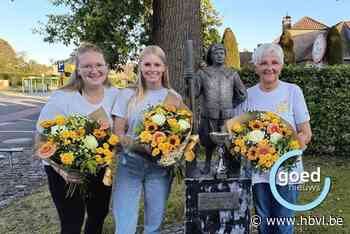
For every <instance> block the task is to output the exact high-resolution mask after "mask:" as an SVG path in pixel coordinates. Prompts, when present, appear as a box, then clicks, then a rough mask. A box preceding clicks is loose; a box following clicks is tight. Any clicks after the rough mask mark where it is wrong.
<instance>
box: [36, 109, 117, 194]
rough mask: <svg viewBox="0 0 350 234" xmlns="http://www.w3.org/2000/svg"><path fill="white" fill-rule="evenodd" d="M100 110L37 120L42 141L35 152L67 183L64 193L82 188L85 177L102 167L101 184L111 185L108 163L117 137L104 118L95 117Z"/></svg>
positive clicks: (70, 192) (84, 183)
mask: <svg viewBox="0 0 350 234" xmlns="http://www.w3.org/2000/svg"><path fill="white" fill-rule="evenodd" d="M101 113H102V115H103V114H105V113H104V111H103V110H102V111H101V110H98V111H96V112H95V113H93V114H92V115H91V116H89V117H85V116H82V115H78V114H74V115H70V116H67V117H64V116H61V115H59V116H56V118H55V119H52V120H45V121H43V122H41V123H40V126H41V127H42V128H43V133H42V135H43V140H42V141H41V145H40V147H39V149H38V151H37V155H38V156H39V157H40V158H42V159H44V160H45V161H47V162H48V163H49V164H50V165H51V166H52V167H53V168H54V169H55V170H56V171H57V172H58V173H59V174H60V175H61V176H62V177H63V178H64V179H65V180H66V181H67V182H68V183H69V185H70V186H69V189H68V193H67V196H69V195H72V194H73V192H74V190H75V188H76V186H77V185H82V186H81V188H82V189H84V187H85V185H86V182H87V178H88V177H89V176H90V175H96V174H97V173H98V172H100V171H101V170H102V169H103V168H105V169H106V170H105V175H104V178H103V183H104V184H105V185H107V186H111V184H112V177H111V176H112V171H111V164H112V161H113V148H114V147H115V146H116V145H117V144H118V142H119V138H118V137H117V136H116V135H113V134H112V133H111V130H110V126H109V123H108V121H106V119H103V118H102V119H101V118H100V120H96V119H94V115H95V116H96V115H97V116H100V115H101Z"/></svg>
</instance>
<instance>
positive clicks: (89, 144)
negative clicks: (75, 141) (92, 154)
mask: <svg viewBox="0 0 350 234" xmlns="http://www.w3.org/2000/svg"><path fill="white" fill-rule="evenodd" d="M83 142H84V145H85V146H86V148H88V149H90V150H92V151H95V150H96V148H97V146H98V142H97V140H96V138H95V137H94V136H92V135H88V136H86V137H85V138H84V140H83Z"/></svg>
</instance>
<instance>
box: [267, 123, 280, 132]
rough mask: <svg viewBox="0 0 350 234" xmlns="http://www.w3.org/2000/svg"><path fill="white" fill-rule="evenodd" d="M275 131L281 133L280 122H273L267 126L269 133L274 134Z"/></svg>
mask: <svg viewBox="0 0 350 234" xmlns="http://www.w3.org/2000/svg"><path fill="white" fill-rule="evenodd" d="M274 132H277V133H281V130H280V127H279V125H278V124H275V123H271V124H269V125H268V126H267V133H269V134H272V133H274Z"/></svg>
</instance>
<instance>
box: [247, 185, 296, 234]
mask: <svg viewBox="0 0 350 234" xmlns="http://www.w3.org/2000/svg"><path fill="white" fill-rule="evenodd" d="M276 186H277V191H278V192H279V194H280V195H281V196H282V197H283V198H284V199H285V200H286V201H289V202H291V203H294V204H296V202H297V199H298V195H299V192H298V191H297V190H296V189H295V187H293V186H289V185H286V186H279V185H276ZM293 188H294V189H293ZM253 199H254V206H255V212H256V215H258V216H259V217H260V218H261V224H260V225H259V227H258V230H259V234H293V225H291V224H288V222H287V221H286V222H285V223H284V224H281V223H280V224H279V225H278V224H274V225H273V224H270V225H268V224H267V218H281V219H280V220H283V218H287V219H288V218H290V219H291V218H293V217H294V211H293V210H290V209H288V208H286V207H284V206H282V205H281V204H279V203H278V201H277V200H276V199H275V198H274V196H273V194H272V192H271V189H270V185H269V184H268V183H258V184H254V185H253ZM275 220H276V219H275Z"/></svg>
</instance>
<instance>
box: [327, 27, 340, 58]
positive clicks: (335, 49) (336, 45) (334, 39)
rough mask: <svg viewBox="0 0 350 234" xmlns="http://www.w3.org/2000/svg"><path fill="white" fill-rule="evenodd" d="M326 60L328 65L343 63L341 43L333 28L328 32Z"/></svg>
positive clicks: (335, 29) (337, 33)
mask: <svg viewBox="0 0 350 234" xmlns="http://www.w3.org/2000/svg"><path fill="white" fill-rule="evenodd" d="M326 58H327V61H328V64H330V65H335V64H342V63H343V43H342V39H341V35H340V33H339V31H338V29H337V28H336V27H335V26H333V27H331V28H330V29H329V31H328V35H327V49H326Z"/></svg>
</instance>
